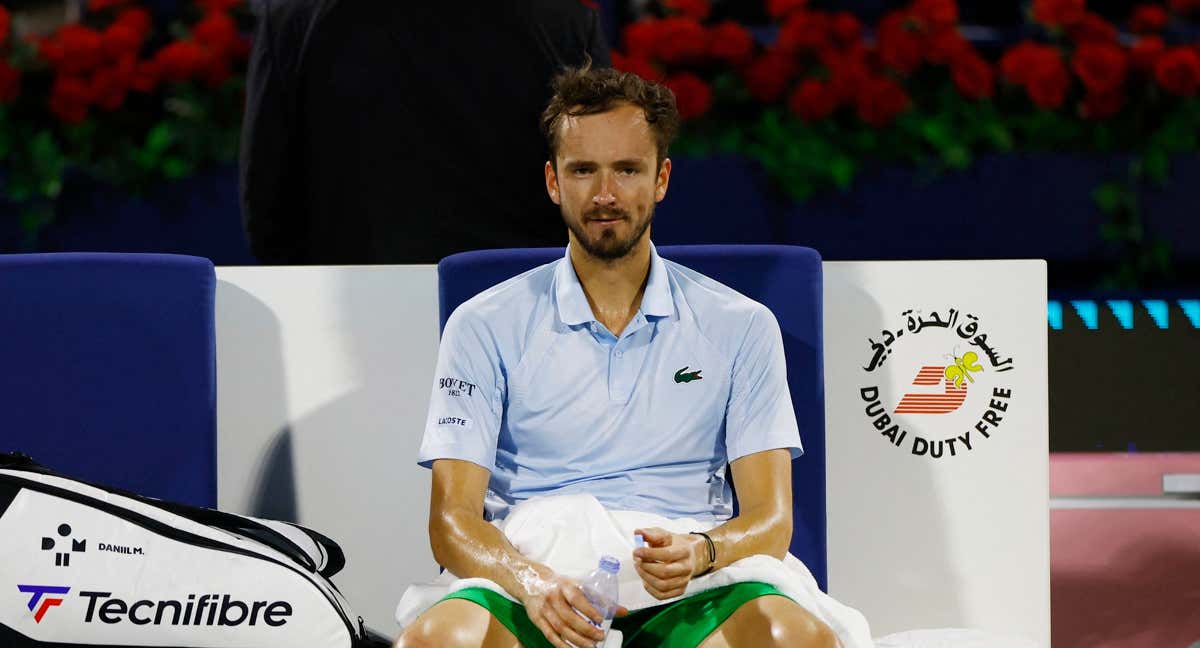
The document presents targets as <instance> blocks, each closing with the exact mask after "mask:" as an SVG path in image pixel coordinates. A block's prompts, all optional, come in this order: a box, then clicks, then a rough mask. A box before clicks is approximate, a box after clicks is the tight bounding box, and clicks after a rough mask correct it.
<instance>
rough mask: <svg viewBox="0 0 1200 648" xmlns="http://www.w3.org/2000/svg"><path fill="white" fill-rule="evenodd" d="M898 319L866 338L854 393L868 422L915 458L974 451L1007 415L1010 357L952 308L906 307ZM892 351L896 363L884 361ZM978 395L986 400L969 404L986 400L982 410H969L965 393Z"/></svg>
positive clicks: (968, 317)
mask: <svg viewBox="0 0 1200 648" xmlns="http://www.w3.org/2000/svg"><path fill="white" fill-rule="evenodd" d="M900 317H901V318H903V325H902V326H897V327H896V328H895V329H891V328H888V329H884V330H882V331H880V334H879V336H878V337H879V339H878V340H876V339H875V338H874V337H868V338H867V342H868V343H869V344H870V350H871V356H870V359H869V361H868V362H867V363H866V366H863V367H862V371H863V375H862V383H861V386H860V387H859V389H858V395H859V398H860V399H861V401H862V404H863V412H864V414H865V415H866V417H867V420H868V422H869V425H870V426H871V427H872V428H874V430H875V431H876V432H877V433H878V434H879V435H880V436H882V437H884V439H886V440H887V441H888V442H889V443H891V444H892V445H894V446H896V447H897V448H907V449H908V450H909V452H910V453H911V454H913V455H916V456H922V457H929V458H931V459H942V458H946V457H955V456H958V455H959V454H962V453H966V452H970V451H971V450H974V449H975V448H977V447H979V446H980V445H981V444H983V443H985V442H986V440H987V439H990V438H991V437H992V435H993V434H995V433H996V432H997V428H999V427H1000V425H1001V423H1002V422H1003V421H1004V419H1005V417H1006V416H1008V410H1009V406H1010V404H1011V399H1012V394H1013V390H1012V387H1011V384H1010V383H1009V381H1008V376H1010V375H1011V374H1008V373H1007V372H1009V371H1012V369H1013V368H1014V367H1015V365H1014V364H1013V359H1012V358H1011V357H1004V356H1003V355H1002V354H1001V352H1000V347H999V346H998V344H997V342H996V341H995V340H994V339H992V340H989V339H988V336H989V333H988V332H987V331H985V330H983V327H982V325H981V321H980V319H979V317H978V316H976V315H974V314H971V313H967V314H965V315H963V314H962V312H961V310H960V309H958V308H949V309H946V310H945V315H944V316H943V315H942V311H932V312H930V313H928V314H926V313H924V312H923V311H921V310H914V309H911V308H910V309H908V310H905V311H903V312H902V313H900ZM895 351H899V352H897V353H896V355H895V357H896V358H897V360H893V361H892V363H891V364H890V365H887V363H888V361H889V359H891V358H892V357H893V352H895ZM885 365H887V369H886V370H884V369H883V367H884V366H885ZM976 392H982V393H983V394H984V398H982V399H975V400H974V401H973V402H975V403H980V402H984V401H986V407H980V406H978V405H977V406H976V407H975V408H974V409H973V410H971V411H969V412H968V411H966V410H965V409H964V406H965V404H966V403H967V397H968V395H969V394H971V393H976ZM893 403H894V405H892V404H893ZM964 414H969V415H970V418H966V417H965V416H964Z"/></svg>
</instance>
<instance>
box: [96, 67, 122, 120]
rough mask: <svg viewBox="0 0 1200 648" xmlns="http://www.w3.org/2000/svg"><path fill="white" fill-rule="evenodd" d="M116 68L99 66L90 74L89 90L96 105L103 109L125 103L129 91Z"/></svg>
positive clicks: (114, 108)
mask: <svg viewBox="0 0 1200 648" xmlns="http://www.w3.org/2000/svg"><path fill="white" fill-rule="evenodd" d="M123 81H124V80H123V79H122V78H121V75H120V74H119V73H118V71H117V69H116V68H107V67H106V68H100V69H99V70H96V73H95V74H93V75H92V83H91V86H90V87H89V92H90V94H91V96H92V99H93V101H94V102H95V103H96V105H97V106H98V107H100V108H102V109H104V110H116V109H117V108H120V107H121V104H123V103H125V95H126V94H127V93H128V92H129V86H128V85H126V84H125V83H124V82H123Z"/></svg>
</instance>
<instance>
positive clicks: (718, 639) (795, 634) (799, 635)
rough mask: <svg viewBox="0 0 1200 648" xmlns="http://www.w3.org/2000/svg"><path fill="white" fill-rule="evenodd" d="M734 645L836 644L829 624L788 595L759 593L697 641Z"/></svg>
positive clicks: (712, 646) (716, 647)
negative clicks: (764, 594) (701, 639)
mask: <svg viewBox="0 0 1200 648" xmlns="http://www.w3.org/2000/svg"><path fill="white" fill-rule="evenodd" d="M738 646H763V647H772V646H787V647H789V648H836V647H837V646H838V641H837V636H836V635H835V634H834V633H833V630H831V629H830V628H829V626H827V625H825V623H824V622H822V621H821V620H820V619H818V618H817V617H815V616H813V614H812V613H811V612H809V611H808V610H806V609H804V608H803V607H800V606H799V605H797V604H796V603H795V602H794V601H792V600H791V599H789V598H786V597H783V596H760V597H758V598H755V599H751V600H749V601H747V602H745V603H743V604H742V605H741V606H740V607H738V609H737V610H735V611H734V613H733V614H731V615H729V618H728V619H725V622H724V623H722V624H721V625H719V626H717V629H716V630H714V631H713V633H712V634H710V635H708V637H707V638H705V640H704V642H703V643H701V644H700V648H737V647H738Z"/></svg>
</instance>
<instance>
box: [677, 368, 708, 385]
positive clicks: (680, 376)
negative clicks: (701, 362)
mask: <svg viewBox="0 0 1200 648" xmlns="http://www.w3.org/2000/svg"><path fill="white" fill-rule="evenodd" d="M687 370H688V368H687V367H684V368H683V369H680V370H679V371H676V372H675V382H677V383H690V382H692V381H693V380H703V379H704V376H701V375H700V372H701V371H703V369H697V370H696V371H688V372H687V373H684V372H685V371H687Z"/></svg>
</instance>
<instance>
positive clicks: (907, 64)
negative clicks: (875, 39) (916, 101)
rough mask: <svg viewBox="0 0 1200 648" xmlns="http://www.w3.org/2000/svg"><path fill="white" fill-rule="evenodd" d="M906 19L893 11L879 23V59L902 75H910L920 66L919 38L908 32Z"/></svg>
mask: <svg viewBox="0 0 1200 648" xmlns="http://www.w3.org/2000/svg"><path fill="white" fill-rule="evenodd" d="M907 22H908V18H907V16H905V15H904V14H903V13H900V12H898V11H893V12H891V13H889V14H888V15H886V16H884V17H883V19H882V20H881V21H879V58H880V59H881V60H882V61H883V64H884V65H886V66H888V67H890V68H892V69H893V70H896V71H897V72H900V73H902V74H911V73H912V72H913V70H916V69H917V66H919V65H920V64H921V58H922V57H921V37H920V36H919V35H918V34H917V33H916V32H914V31H912V30H910V29H909V28H908V25H907Z"/></svg>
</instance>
